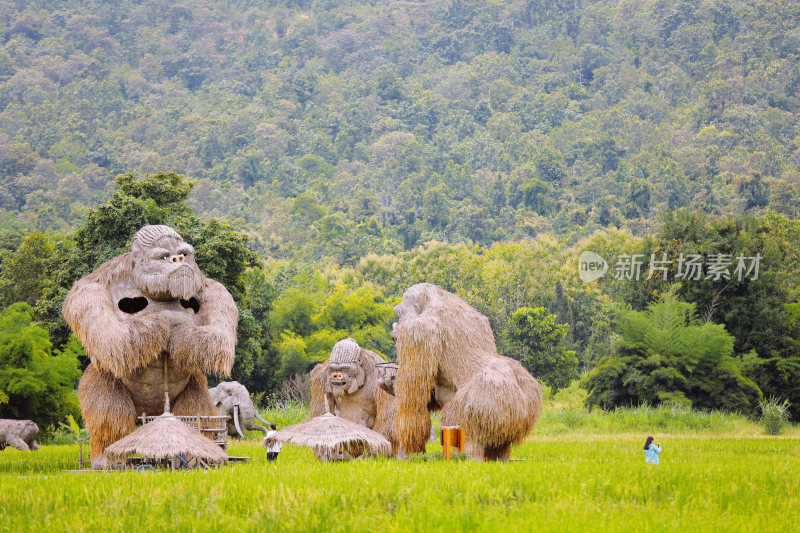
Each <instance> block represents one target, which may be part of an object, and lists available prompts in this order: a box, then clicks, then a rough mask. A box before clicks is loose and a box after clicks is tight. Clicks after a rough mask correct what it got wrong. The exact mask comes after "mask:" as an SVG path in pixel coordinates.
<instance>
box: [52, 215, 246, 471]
mask: <svg viewBox="0 0 800 533" xmlns="http://www.w3.org/2000/svg"><path fill="white" fill-rule="evenodd" d="M62 311H63V314H64V319H65V320H66V321H67V324H69V326H70V328H72V330H73V331H74V332H75V334H76V335H77V336H78V338H79V339H80V340H81V342H82V343H83V347H84V349H85V350H86V353H87V354H88V355H89V358H90V360H91V364H90V365H89V366H88V367H87V368H86V371H85V372H84V373H83V376H82V377H81V380H80V383H79V385H78V392H79V397H80V404H81V412H82V414H83V418H84V420H85V421H86V429H87V430H88V431H89V442H90V446H91V454H92V464H93V465H94V466H95V467H102V466H104V463H105V458H104V457H103V456H102V454H103V450H105V448H106V447H107V446H108V445H110V444H112V443H113V442H115V441H117V440H119V439H120V438H122V437H124V436H125V435H127V434H129V433H131V432H132V431H133V430H134V427H135V424H136V417H137V416H138V415H140V414H142V413H145V414H147V415H160V414H161V413H162V412H163V411H164V397H165V394H164V388H165V387H164V383H165V379H166V380H167V382H168V386H167V389H168V391H169V398H171V399H173V403H172V406H171V410H172V412H173V413H174V414H176V415H215V414H216V409H215V408H214V404H213V402H212V401H211V396H210V395H209V393H208V382H207V380H206V376H205V374H208V373H215V374H222V375H230V371H231V367H232V366H233V358H234V350H235V345H236V324H237V320H238V311H237V309H236V305H235V304H234V301H233V298H232V297H231V295H230V294H229V293H228V291H227V290H226V289H225V287H223V285H222V284H221V283H219V282H217V281H214V280H211V279H208V278H206V277H205V276H204V275H203V273H202V272H201V271H200V269H199V268H198V266H197V263H196V262H195V259H194V248H193V247H192V246H191V245H189V244H187V243H186V242H185V241H184V240H183V238H182V237H181V236H180V235H179V234H178V233H177V232H176V231H175V230H174V229H172V228H170V227H169V226H163V225H156V226H145V227H143V228H142V229H140V230H139V231H138V232H137V233H136V235H134V237H133V239H132V240H131V246H130V251H129V252H127V253H124V254H122V255H120V256H117V257H115V258H114V259H112V260H110V261H108V262H106V263H104V264H102V265H100V266H99V267H98V268H97V269H96V270H95V271H94V272H92V273H91V274H89V275H87V276H86V277H84V278H82V279H80V280H78V281H77V282H75V284H74V285H73V287H72V289H71V290H70V292H69V294H68V295H67V298H66V300H65V301H64V306H63V309H62ZM165 360H166V365H165V364H164V362H165Z"/></svg>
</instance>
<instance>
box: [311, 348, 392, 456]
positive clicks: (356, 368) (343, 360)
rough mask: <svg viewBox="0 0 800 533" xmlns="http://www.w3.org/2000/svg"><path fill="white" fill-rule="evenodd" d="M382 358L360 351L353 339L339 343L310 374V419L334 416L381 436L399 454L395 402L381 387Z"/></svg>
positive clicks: (369, 352) (373, 353)
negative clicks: (378, 366)
mask: <svg viewBox="0 0 800 533" xmlns="http://www.w3.org/2000/svg"><path fill="white" fill-rule="evenodd" d="M383 362H384V360H383V359H382V358H381V356H380V355H378V354H376V353H375V352H371V351H369V350H365V349H363V348H361V347H360V346H359V345H358V343H357V342H356V341H355V340H353V339H344V340H342V341H339V342H337V343H336V344H335V345H334V346H333V349H332V350H331V355H330V357H329V358H328V361H327V362H326V363H323V364H319V365H317V366H315V367H314V369H313V370H312V371H311V416H312V417H314V416H320V415H322V414H324V413H325V397H326V396H327V398H328V406H329V408H330V411H331V413H333V414H335V415H336V416H340V417H342V418H345V419H347V420H350V421H351V422H356V423H358V424H361V425H363V426H366V427H367V428H369V429H373V430H375V431H377V432H378V433H380V434H382V435H383V436H384V437H386V439H387V440H388V441H389V442H391V443H392V455H396V454H397V451H398V444H397V437H396V435H395V432H394V416H395V412H396V410H397V408H396V406H395V399H394V397H392V396H391V395H390V394H388V393H387V392H386V391H384V390H382V389H381V388H379V387H378V383H377V376H376V372H375V363H383Z"/></svg>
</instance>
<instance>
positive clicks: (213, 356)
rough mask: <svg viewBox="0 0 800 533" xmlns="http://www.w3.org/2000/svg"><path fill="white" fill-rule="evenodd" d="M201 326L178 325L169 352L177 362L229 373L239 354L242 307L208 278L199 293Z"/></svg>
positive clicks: (198, 317) (215, 282)
mask: <svg viewBox="0 0 800 533" xmlns="http://www.w3.org/2000/svg"><path fill="white" fill-rule="evenodd" d="M197 299H198V302H199V304H200V309H199V311H198V312H197V323H198V324H200V325H198V326H187V325H183V326H180V325H179V326H176V327H175V328H174V329H173V331H172V335H171V336H170V340H169V353H170V356H171V357H172V359H173V360H174V361H175V363H176V364H178V365H181V366H185V367H186V368H191V367H193V366H195V365H196V366H198V367H200V369H201V370H202V371H203V372H204V373H207V374H209V373H214V374H217V375H225V376H230V373H231V369H232V368H233V358H234V355H235V353H236V325H237V322H238V320H239V310H238V309H237V308H236V304H235V303H234V301H233V297H232V296H231V295H230V293H229V292H228V291H227V290H226V289H225V287H224V286H223V285H222V284H221V283H219V282H218V281H214V280H212V279H206V280H205V284H204V286H203V290H201V291H200V293H199V294H198V298H197Z"/></svg>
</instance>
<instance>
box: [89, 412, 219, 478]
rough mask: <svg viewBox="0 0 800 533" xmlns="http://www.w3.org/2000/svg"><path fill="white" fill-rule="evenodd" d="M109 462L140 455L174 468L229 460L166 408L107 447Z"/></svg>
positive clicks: (205, 465) (208, 440) (122, 460)
mask: <svg viewBox="0 0 800 533" xmlns="http://www.w3.org/2000/svg"><path fill="white" fill-rule="evenodd" d="M105 453H106V456H107V457H108V459H109V464H114V463H117V462H126V461H128V459H129V458H130V457H132V456H141V457H144V458H146V459H150V460H155V461H156V462H160V463H164V462H168V463H169V464H170V467H171V468H172V469H173V470H174V469H175V468H181V467H187V468H192V467H195V466H201V467H207V466H210V465H220V464H224V463H227V462H228V454H226V453H225V452H224V451H223V450H222V448H220V447H219V446H218V445H216V444H215V443H214V442H213V441H211V440H210V439H208V438H206V437H204V436H203V435H202V434H201V433H200V432H199V431H197V430H195V429H193V428H190V427H189V426H187V425H186V424H184V423H183V422H181V421H180V420H179V419H178V418H176V417H175V416H174V415H172V414H171V413H169V412H165V413H164V414H163V415H161V416H159V417H157V418H156V419H155V420H153V421H152V422H149V423H147V424H144V425H142V426H141V427H140V428H139V429H137V430H136V431H134V432H133V433H131V434H130V435H128V436H127V437H123V438H122V439H120V440H118V441H117V442H115V443H114V444H112V445H111V446H109V447H108V448H106V451H105Z"/></svg>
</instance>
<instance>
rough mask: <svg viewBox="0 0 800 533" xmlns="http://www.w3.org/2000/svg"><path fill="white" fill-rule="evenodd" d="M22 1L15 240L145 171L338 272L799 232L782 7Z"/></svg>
mask: <svg viewBox="0 0 800 533" xmlns="http://www.w3.org/2000/svg"><path fill="white" fill-rule="evenodd" d="M26 4H27V3H24V2H11V1H2V2H0V208H2V210H3V211H4V212H5V213H10V214H12V215H13V216H12V217H11V218H14V217H16V219H18V220H19V221H20V222H21V223H22V224H25V225H29V226H31V227H36V228H40V229H44V228H57V229H59V228H60V229H67V228H71V227H73V226H74V225H75V224H76V223H77V222H78V221H80V220H81V217H82V213H83V209H84V207H85V206H89V205H94V204H96V203H97V202H98V201H101V200H105V199H107V198H108V196H109V194H110V191H109V182H110V180H111V179H112V178H113V177H114V176H115V175H116V174H118V173H122V172H129V171H137V172H154V171H156V170H162V169H163V170H175V171H177V172H180V173H183V174H186V175H188V176H190V177H191V178H193V179H194V180H195V181H196V187H195V190H194V193H193V202H194V205H193V207H194V208H195V210H196V212H198V213H199V214H202V215H204V216H226V217H229V218H231V219H234V220H236V222H237V224H238V225H240V226H242V227H246V228H247V229H248V231H249V232H250V233H251V234H252V235H253V236H254V237H255V239H256V243H257V246H259V247H260V248H261V251H262V252H267V253H270V254H273V255H276V256H286V255H293V256H296V257H299V258H305V259H318V258H320V257H322V256H331V257H332V258H334V259H335V260H336V261H338V262H340V263H348V262H351V261H353V260H355V259H356V258H358V257H360V256H361V255H364V254H365V253H366V252H369V251H374V252H391V251H398V250H401V249H403V248H409V247H412V246H414V245H416V244H417V243H419V242H422V241H426V240H431V239H439V240H448V241H462V240H467V239H469V240H472V241H475V242H478V243H483V244H486V243H490V242H493V241H497V240H505V239H510V238H519V237H524V236H529V235H535V234H537V233H539V232H544V231H553V232H556V233H560V234H566V235H570V236H573V237H579V236H581V235H585V234H587V233H588V232H590V231H591V230H593V229H594V228H596V227H598V226H618V227H619V226H627V227H630V228H631V229H632V230H633V231H634V232H642V231H647V230H649V229H651V228H652V225H653V224H654V223H655V222H654V221H656V220H657V218H658V217H657V215H658V214H659V213H661V212H664V211H666V210H671V209H674V208H677V207H682V206H690V207H692V208H694V209H697V210H703V211H707V212H709V213H726V212H737V213H739V212H743V211H756V212H757V211H760V210H763V209H764V208H766V207H771V208H772V209H775V210H778V211H781V212H784V213H786V214H788V215H790V216H793V217H796V216H798V202H797V201H796V198H797V194H798V193H797V189H798V187H800V172H799V171H798V166H800V129H798V121H797V120H798V119H797V111H798V107H799V106H800V66H798V53H800V52H799V50H800V26H799V24H800V4H798V3H797V2H796V1H793V0H783V1H766V0H751V1H741V0H706V1H704V2H691V1H686V0H679V1H665V0H655V1H653V0H628V1H614V2H611V1H599V2H589V1H580V0H538V1H509V2H481V1H472V0H450V1H427V2H390V1H386V2H377V1H376V2H333V1H318V2H312V1H288V0H286V1H271V2H265V3H263V4H259V5H253V4H252V3H250V2H236V1H234V2H212V1H209V0H188V1H185V2H181V3H179V4H176V5H172V4H171V3H170V2H162V1H156V0H144V1H142V2H133V1H122V2H100V1H94V2H83V1H82V2H77V1H73V0H64V1H43V2H37V3H36V5H35V6H34V7H31V6H27V5H26ZM6 223H11V222H9V217H6Z"/></svg>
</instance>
